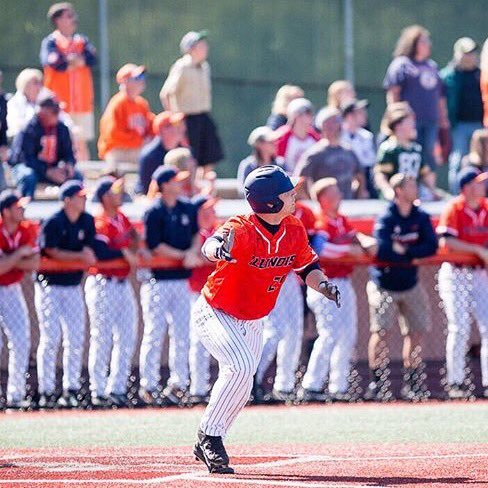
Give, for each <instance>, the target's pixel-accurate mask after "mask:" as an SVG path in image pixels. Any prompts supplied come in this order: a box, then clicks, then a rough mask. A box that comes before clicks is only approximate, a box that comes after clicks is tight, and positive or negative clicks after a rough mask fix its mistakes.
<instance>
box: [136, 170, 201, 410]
mask: <svg viewBox="0 0 488 488" xmlns="http://www.w3.org/2000/svg"><path fill="white" fill-rule="evenodd" d="M189 176H190V175H189V173H188V172H186V171H178V170H177V169H176V168H173V167H170V166H161V167H159V168H158V169H157V170H156V171H155V173H154V175H153V179H154V180H155V181H156V183H157V186H158V189H159V193H158V197H157V198H156V199H155V201H154V203H153V204H152V205H151V207H150V208H149V209H148V210H147V211H146V213H145V215H144V225H145V241H146V247H147V249H148V250H149V251H150V252H151V254H152V256H154V257H164V258H167V259H172V260H178V261H180V262H179V263H177V264H175V266H174V267H171V268H165V269H157V268H153V269H152V270H151V272H152V277H151V279H150V280H148V281H146V282H144V283H142V285H141V305H142V314H143V318H144V335H143V338H142V344H141V352H140V368H141V391H140V396H141V398H142V399H143V401H144V402H145V403H146V404H149V405H159V404H161V403H162V402H163V403H164V404H166V405H168V404H169V405H181V404H182V402H183V400H184V398H185V397H186V394H187V389H188V385H189V367H188V354H189V349H190V331H189V321H190V291H189V288H188V278H189V277H190V275H191V270H190V268H191V267H193V264H194V263H196V262H199V261H200V257H199V256H200V247H201V245H200V237H199V235H198V225H197V218H196V211H195V207H194V205H192V203H191V202H189V201H187V200H186V199H183V198H181V194H182V185H181V182H182V181H184V180H186V179H187V178H188V177H189ZM182 265H183V267H182ZM168 329H169V337H170V345H169V351H170V352H169V369H170V377H169V380H168V385H167V387H166V388H164V390H163V398H162V399H161V398H160V394H159V390H158V387H159V380H160V370H161V347H162V344H163V339H164V337H165V335H166V332H167V331H168Z"/></svg>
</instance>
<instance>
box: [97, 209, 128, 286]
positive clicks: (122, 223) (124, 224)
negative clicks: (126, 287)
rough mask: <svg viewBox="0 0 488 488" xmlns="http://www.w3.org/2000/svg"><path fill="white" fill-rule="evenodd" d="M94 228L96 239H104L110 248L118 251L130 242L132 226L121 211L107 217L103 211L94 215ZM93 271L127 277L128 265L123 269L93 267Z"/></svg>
mask: <svg viewBox="0 0 488 488" xmlns="http://www.w3.org/2000/svg"><path fill="white" fill-rule="evenodd" d="M95 229H96V232H97V235H96V237H97V239H101V240H103V241H105V243H106V244H107V246H108V247H109V248H110V249H114V250H117V251H120V250H121V249H124V248H126V247H129V246H130V244H131V243H132V240H133V233H134V227H133V225H132V224H131V223H130V221H129V219H128V218H127V217H126V216H125V215H124V214H123V213H122V212H117V215H116V216H115V217H109V216H108V215H106V214H105V213H102V214H100V215H98V216H97V217H95ZM93 272H94V273H101V274H103V275H104V276H114V277H115V278H127V276H128V275H129V273H130V267H129V265H127V267H125V268H123V269H104V270H103V271H100V270H98V268H96V267H95V268H93Z"/></svg>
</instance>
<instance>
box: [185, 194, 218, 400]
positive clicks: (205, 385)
mask: <svg viewBox="0 0 488 488" xmlns="http://www.w3.org/2000/svg"><path fill="white" fill-rule="evenodd" d="M216 202H217V200H216V199H215V198H210V197H208V196H202V195H199V196H197V197H195V198H193V200H192V203H193V204H194V205H195V207H196V209H197V212H198V213H197V219H198V228H199V234H200V243H201V244H203V243H204V242H205V241H206V239H207V238H209V237H210V236H211V235H213V233H214V232H215V231H216V230H217V227H218V224H217V215H216V213H215V204H216ZM201 259H202V262H201V263H197V264H198V266H196V267H194V268H193V269H192V272H191V276H190V279H189V280H188V284H189V285H190V290H191V295H190V301H191V305H192V308H193V307H194V306H195V303H196V301H197V299H198V297H199V296H200V292H201V291H202V288H203V286H204V285H205V283H206V281H207V278H208V276H209V275H210V274H211V273H212V272H213V271H214V270H215V264H214V263H209V262H208V261H207V259H205V258H204V257H203V256H202V258H201ZM191 317H193V315H192V316H191ZM189 364H190V400H189V401H190V404H192V405H199V404H203V403H208V392H209V391H210V354H209V353H208V351H207V350H206V349H205V347H204V345H203V344H202V341H201V340H200V336H199V335H198V333H197V331H196V328H195V323H194V322H192V321H191V320H190V358H189Z"/></svg>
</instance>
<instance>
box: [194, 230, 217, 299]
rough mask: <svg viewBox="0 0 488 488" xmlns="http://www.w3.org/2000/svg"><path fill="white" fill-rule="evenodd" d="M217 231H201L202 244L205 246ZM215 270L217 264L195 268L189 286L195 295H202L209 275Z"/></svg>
mask: <svg viewBox="0 0 488 488" xmlns="http://www.w3.org/2000/svg"><path fill="white" fill-rule="evenodd" d="M215 231H216V229H212V230H206V229H200V231H199V234H200V237H201V243H202V244H203V243H204V242H205V241H206V240H207V239H208V238H209V237H210V236H212V235H213V234H214V232H215ZM214 270H215V264H213V263H212V264H209V265H207V266H198V267H197V268H193V269H192V271H191V276H190V278H189V279H188V285H189V286H190V290H191V291H193V292H195V293H200V292H201V291H202V288H203V287H204V286H205V283H206V282H207V279H208V277H209V275H210V274H211V273H212V272H213V271H214Z"/></svg>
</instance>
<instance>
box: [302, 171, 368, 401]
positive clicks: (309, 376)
mask: <svg viewBox="0 0 488 488" xmlns="http://www.w3.org/2000/svg"><path fill="white" fill-rule="evenodd" d="M312 197H313V199H314V200H315V201H317V202H318V203H319V205H320V210H319V214H318V219H317V222H316V226H315V227H316V234H315V236H314V238H313V239H312V247H313V248H314V250H315V252H316V253H317V255H318V256H319V257H323V258H324V257H327V258H339V257H342V256H362V255H363V247H362V246H361V244H360V239H364V240H365V239H366V237H365V236H363V235H362V234H359V233H358V232H356V231H355V229H354V228H353V227H352V225H351V224H350V223H349V221H348V220H347V218H346V217H345V216H344V215H342V214H341V213H340V212H339V208H340V204H341V200H342V195H341V192H340V190H339V187H338V186H337V180H336V179H335V178H324V179H321V180H319V181H317V182H315V183H314V185H313V186H312ZM370 241H372V240H371V239H370ZM373 242H374V241H372V242H370V243H369V246H371V245H373ZM352 272H353V266H352V265H345V264H331V265H328V266H327V276H328V277H329V278H331V279H334V283H336V286H337V287H338V288H339V291H340V293H341V297H342V298H343V299H344V300H345V303H347V307H343V308H339V309H338V308H332V307H329V305H328V304H327V303H326V302H324V301H323V300H322V295H320V296H319V295H317V294H316V293H315V291H313V290H308V292H307V303H308V306H309V308H310V310H312V312H313V314H314V315H315V321H316V324H317V332H318V334H319V336H318V338H317V339H316V341H315V343H314V346H313V350H312V354H311V356H310V359H309V362H308V366H307V372H306V373H305V375H304V377H303V381H302V387H301V390H299V395H298V397H299V399H300V400H302V401H305V402H313V401H319V402H321V401H322V402H323V401H325V400H327V399H328V398H330V399H332V400H348V399H350V398H351V397H350V395H349V392H348V389H349V382H348V378H349V373H350V370H351V363H352V356H353V352H354V347H355V345H356V340H357V307H356V293H355V292H354V288H353V286H352V283H351V279H350V276H351V274H352ZM338 324H340V326H338ZM326 380H328V395H327V394H324V392H323V391H324V385H325V383H326Z"/></svg>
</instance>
